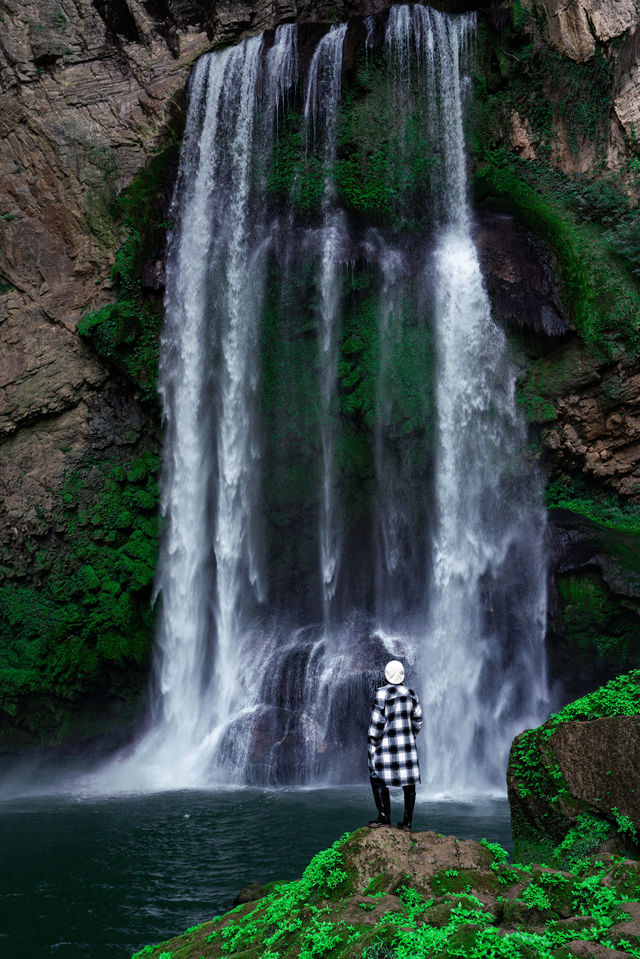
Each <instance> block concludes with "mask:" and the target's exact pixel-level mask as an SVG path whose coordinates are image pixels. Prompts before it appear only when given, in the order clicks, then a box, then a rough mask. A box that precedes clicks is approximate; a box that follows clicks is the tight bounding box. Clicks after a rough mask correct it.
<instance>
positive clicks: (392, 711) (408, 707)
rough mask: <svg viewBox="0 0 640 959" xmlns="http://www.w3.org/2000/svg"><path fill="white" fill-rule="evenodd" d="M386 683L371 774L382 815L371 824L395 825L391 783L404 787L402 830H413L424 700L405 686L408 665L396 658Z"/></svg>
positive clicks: (377, 704)
mask: <svg viewBox="0 0 640 959" xmlns="http://www.w3.org/2000/svg"><path fill="white" fill-rule="evenodd" d="M384 677H385V679H386V680H387V684H388V685H386V686H381V687H380V689H378V691H377V692H376V698H375V701H374V704H373V709H372V712H371V722H370V724H369V733H368V742H369V776H370V780H371V789H372V791H373V798H374V800H375V804H376V809H377V810H378V816H377V818H376V819H371V820H369V822H368V823H367V825H368V826H372V827H374V828H377V827H378V826H390V825H391V801H390V798H389V786H402V789H403V792H404V818H403V819H402V822H399V823H398V829H406V830H407V831H410V830H411V822H412V819H413V809H414V806H415V803H416V783H419V782H420V767H419V765H418V750H417V749H416V736H417V735H418V733H419V732H420V729H421V727H422V708H421V706H420V700H419V699H418V697H417V696H416V694H415V693H414V691H413V690H412V689H408V688H407V687H406V686H405V685H404V666H403V665H402V663H399V662H398V661H397V660H395V659H393V660H391V662H390V663H387V665H386V667H385V670H384Z"/></svg>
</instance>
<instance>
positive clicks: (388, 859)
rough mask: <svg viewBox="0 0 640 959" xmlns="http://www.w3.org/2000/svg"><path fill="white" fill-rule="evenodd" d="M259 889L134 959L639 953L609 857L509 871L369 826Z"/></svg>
mask: <svg viewBox="0 0 640 959" xmlns="http://www.w3.org/2000/svg"><path fill="white" fill-rule="evenodd" d="M264 891H265V893H266V894H265V895H264V896H263V897H262V898H260V899H258V900H257V901H253V902H247V903H244V904H243V905H239V906H237V907H236V908H235V909H232V910H231V911H230V912H228V913H226V914H225V915H223V916H221V917H219V918H217V919H213V920H212V921H210V922H205V923H203V924H202V925H199V926H196V927H194V928H192V929H190V930H189V931H188V932H187V933H185V934H184V935H183V936H177V937H176V938H175V939H171V940H170V941H168V942H165V943H163V944H162V945H159V946H155V947H151V946H145V948H144V949H142V950H141V951H140V952H139V953H137V956H136V957H134V959H142V957H143V956H144V957H148V959H161V957H162V959H168V957H172V959H209V957H211V959H214V957H216V959H217V957H222V956H238V957H239V956H242V957H244V959H276V957H278V959H288V957H292V959H293V957H294V956H295V957H305V959H311V957H313V956H323V955H325V954H326V955H330V956H331V957H332V959H338V957H345V959H346V957H349V959H355V957H357V956H368V957H375V959H392V957H393V959H415V957H418V956H432V955H438V956H442V957H449V956H451V957H452V956H487V957H488V956H492V957H505V959H507V957H509V959H517V957H523V959H524V957H526V959H534V957H537V956H544V957H554V959H556V957H557V959H570V957H572V956H594V957H598V959H600V957H602V959H605V957H615V956H628V955H629V954H632V955H638V952H637V951H633V952H631V950H637V949H638V947H640V903H639V902H638V901H637V900H638V898H639V897H640V864H639V863H637V862H633V861H631V860H624V859H620V858H617V859H616V858H614V857H611V856H606V857H604V858H603V859H602V860H600V861H598V862H594V861H587V860H585V861H584V862H582V863H579V864H574V866H573V867H572V868H571V869H569V870H565V871H561V870H559V869H552V868H549V867H546V866H514V865H509V864H508V863H507V853H506V852H505V850H503V849H502V848H501V847H500V846H498V845H495V844H490V843H486V842H483V843H478V842H473V841H471V840H467V841H461V840H459V839H456V838H455V837H453V836H443V835H440V834H438V833H435V832H420V833H414V834H413V835H409V834H408V833H404V832H400V831H398V830H395V829H392V828H382V829H377V830H371V829H366V828H364V829H359V830H357V831H356V832H354V833H352V834H351V835H349V836H346V837H343V838H342V839H341V840H338V841H337V842H336V843H334V844H333V846H331V848H329V849H326V850H324V851H323V852H320V853H318V854H317V855H316V856H315V857H314V859H312V861H311V862H310V864H309V865H308V866H307V868H306V870H305V872H304V874H303V876H302V878H301V879H299V880H298V881H296V882H288V883H280V884H274V885H273V886H272V887H267V889H266V890H264Z"/></svg>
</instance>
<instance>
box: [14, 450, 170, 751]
mask: <svg viewBox="0 0 640 959" xmlns="http://www.w3.org/2000/svg"><path fill="white" fill-rule="evenodd" d="M128 465H129V471H130V473H131V475H133V476H135V477H137V480H136V483H135V484H131V483H125V484H122V482H121V476H122V467H121V466H120V465H118V466H115V467H114V466H113V464H111V463H108V462H105V463H93V462H91V463H86V464H85V465H83V466H80V467H78V468H77V469H75V470H73V471H72V472H70V473H69V474H68V476H67V478H66V482H65V487H64V490H63V494H62V503H63V509H64V514H63V515H60V516H59V517H58V519H57V526H58V529H59V530H60V532H59V533H57V534H56V537H57V538H56V544H55V549H53V548H51V549H46V550H42V549H37V548H36V547H35V543H34V556H35V557H37V560H36V563H37V571H34V573H33V577H34V578H33V581H32V584H25V583H24V582H20V580H16V575H18V572H17V571H16V570H13V569H11V567H8V568H6V569H5V571H4V573H3V576H2V579H0V637H1V638H2V642H1V643H0V649H1V653H0V710H2V711H4V712H5V713H6V714H7V715H9V716H11V717H12V718H13V723H14V725H15V727H16V729H17V730H20V729H23V730H24V731H25V735H27V732H28V735H29V736H30V737H31V738H32V739H33V740H35V742H38V741H43V742H47V743H51V742H63V741H65V740H66V739H68V738H69V737H70V736H74V735H82V734H84V733H85V732H86V730H85V725H86V724H84V725H83V722H82V719H80V720H79V719H78V709H80V711H82V710H87V711H88V712H87V714H88V715H89V714H91V716H92V721H93V722H96V723H97V724H98V726H99V723H100V719H99V713H100V711H101V710H103V709H104V699H103V697H107V698H108V699H110V700H111V702H112V703H114V702H115V703H117V702H120V704H121V706H120V707H119V712H120V716H119V719H118V717H117V716H115V717H114V722H117V721H122V720H123V717H124V718H126V716H127V715H131V710H133V709H134V708H135V706H136V703H137V699H138V697H139V695H140V692H141V689H142V687H143V683H144V667H145V666H146V664H147V661H148V656H149V650H150V641H151V635H152V626H153V623H152V613H151V608H150V597H151V586H152V580H153V575H154V569H155V562H156V554H157V544H158V534H159V530H158V520H157V495H158V494H157V480H156V474H157V470H158V459H157V457H156V456H155V455H153V454H152V453H149V452H146V453H142V454H139V455H138V456H134V457H133V458H132V459H131V461H130V462H129V464H128ZM141 493H144V494H145V496H144V498H143V499H142V503H141V501H140V496H139V494H141ZM132 502H135V503H136V507H135V511H131V512H128V513H127V517H128V518H127V522H126V523H125V524H123V523H122V515H123V508H122V507H123V505H129V506H130V505H131V504H132ZM20 575H24V571H22V572H21V573H20ZM34 697H37V701H38V704H37V705H34ZM89 700H91V701H93V700H95V702H94V703H93V704H92V702H90V701H89ZM65 704H66V705H65ZM75 704H77V707H76V705H75ZM3 729H4V733H5V735H7V736H8V738H9V741H8V743H7V744H10V740H11V736H12V735H13V733H12V732H11V730H10V729H6V728H4V727H3ZM16 735H18V733H16Z"/></svg>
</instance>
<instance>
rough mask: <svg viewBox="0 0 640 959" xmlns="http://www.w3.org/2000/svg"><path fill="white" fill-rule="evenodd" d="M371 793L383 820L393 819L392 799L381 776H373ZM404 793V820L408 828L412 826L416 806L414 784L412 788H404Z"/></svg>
mask: <svg viewBox="0 0 640 959" xmlns="http://www.w3.org/2000/svg"><path fill="white" fill-rule="evenodd" d="M370 778H371V791H372V792H373V798H374V801H375V804H376V809H377V810H378V813H379V815H380V816H381V817H382V818H383V819H387V820H390V819H391V798H390V796H389V787H388V786H387V784H386V783H385V782H384V780H383V779H380V777H379V776H371V777H370ZM402 791H403V793H404V819H403V822H404V824H405V825H406V826H410V825H411V821H412V819H413V809H414V807H415V804H416V787H415V785H414V784H413V783H412V784H411V785H410V786H403V787H402Z"/></svg>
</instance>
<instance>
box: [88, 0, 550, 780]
mask: <svg viewBox="0 0 640 959" xmlns="http://www.w3.org/2000/svg"><path fill="white" fill-rule="evenodd" d="M474 24H475V20H474V17H473V16H472V15H464V16H458V17H451V16H447V15H445V14H443V13H440V12H437V11H435V10H430V9H429V8H426V7H423V6H421V5H416V6H408V5H403V6H399V7H393V8H392V9H391V11H390V12H389V15H388V19H387V20H386V26H385V28H384V34H383V40H384V42H383V43H382V44H379V48H380V50H379V55H380V56H384V58H385V63H386V67H385V69H387V70H388V73H389V78H390V84H389V87H390V93H389V95H390V96H391V97H392V98H393V105H394V106H393V115H392V120H391V125H392V127H393V131H392V132H393V134H394V135H395V136H396V138H397V143H398V146H397V151H398V153H397V158H396V159H397V164H398V167H399V168H400V169H402V166H403V164H406V165H409V162H410V144H409V132H408V131H409V130H410V129H415V128H416V125H417V126H418V127H419V128H420V129H421V130H423V131H425V140H426V142H428V143H429V145H430V150H431V153H430V156H429V157H428V158H419V160H420V162H422V161H423V160H425V162H426V163H427V167H428V170H429V178H428V179H429V183H430V184H431V186H430V190H431V193H430V198H429V199H428V200H427V201H426V203H427V205H428V206H429V210H427V211H423V212H424V214H425V215H424V217H423V219H424V220H425V221H426V220H429V221H430V223H431V227H430V230H428V231H426V232H424V235H421V236H420V238H419V240H416V237H415V233H414V234H413V235H412V234H411V231H410V230H405V227H404V226H403V224H406V223H409V222H410V221H411V217H412V216H413V213H412V211H411V209H410V203H409V202H408V201H407V200H406V199H405V196H404V191H403V190H401V189H400V190H397V191H395V193H394V195H393V199H392V201H391V209H390V211H389V212H390V215H392V216H393V217H394V222H396V223H397V224H400V227H399V228H398V230H397V231H396V233H395V234H394V235H387V233H386V232H385V229H384V226H381V225H379V226H376V227H375V228H374V227H372V226H371V225H370V224H363V223H360V222H358V221H357V220H356V219H354V218H353V217H352V216H350V215H349V214H348V213H347V212H346V211H345V208H344V205H343V203H342V201H341V193H340V190H341V189H342V188H343V185H344V171H343V172H342V173H340V170H341V168H340V151H339V144H340V142H341V137H342V138H344V137H345V136H346V134H345V131H344V130H343V129H342V127H341V112H340V111H341V100H342V94H343V91H342V74H343V49H344V45H345V38H346V37H347V30H348V27H347V25H346V24H343V25H340V26H336V27H333V28H331V29H330V30H329V31H328V32H327V33H326V34H325V35H324V36H323V37H322V38H321V39H320V41H319V42H318V43H317V46H316V48H315V51H314V53H313V56H312V58H311V62H310V65H309V67H308V71H307V75H306V78H304V80H303V78H302V77H301V67H300V62H299V57H298V31H297V27H296V26H295V25H287V26H283V27H279V28H278V30H277V31H276V32H275V36H269V37H265V36H259V37H255V38H252V39H249V40H245V41H243V42H242V43H241V44H240V45H238V46H237V47H233V48H227V49H225V50H222V51H217V52H214V53H212V54H208V55H207V56H205V57H203V58H202V59H201V60H200V61H199V62H198V63H197V65H196V67H195V69H194V72H193V75H192V79H191V83H190V91H189V112H188V117H187V125H186V130H185V136H184V141H183V145H182V151H181V160H180V171H179V176H178V181H177V185H176V192H175V197H174V204H173V219H174V222H175V227H174V230H173V232H172V234H171V236H170V246H169V258H168V265H167V294H166V322H165V328H164V332H163V338H162V360H161V396H162V402H163V410H164V416H165V422H166V443H165V456H164V478H163V501H162V512H163V516H164V519H165V532H164V538H163V544H162V551H161V557H160V565H159V572H158V576H157V582H156V594H157V598H158V605H159V614H158V638H157V659H156V675H157V683H156V700H155V707H154V714H153V717H152V718H153V722H152V724H151V728H150V731H149V732H148V734H147V735H146V736H145V737H144V738H143V739H142V740H141V742H140V743H139V744H138V745H137V747H136V749H135V751H134V752H133V755H132V756H130V757H129V758H128V759H124V760H123V759H120V760H119V761H118V763H116V764H115V766H114V767H112V770H111V771H110V772H109V775H111V776H112V777H113V778H114V779H117V778H118V777H120V780H121V781H123V782H126V783H127V784H128V785H132V784H137V785H144V784H145V783H146V784H150V785H153V786H158V785H179V786H185V785H200V784H206V783H228V782H256V783H263V784H264V783H266V784H269V783H280V782H297V783H306V782H318V781H345V780H347V781H353V780H354V779H358V778H362V777H363V776H364V775H366V749H365V735H366V725H367V722H368V715H369V708H370V697H371V693H372V691H373V689H375V686H376V685H377V684H378V683H379V681H380V680H381V669H382V667H383V666H384V663H385V661H386V660H387V659H389V658H400V659H403V660H404V661H405V663H406V667H407V676H408V677H409V678H410V681H411V683H412V685H414V686H415V687H416V689H417V690H418V691H419V693H420V695H421V696H422V698H423V700H424V708H425V715H426V716H427V717H428V719H427V722H426V723H425V736H424V737H423V739H424V741H426V759H425V752H424V748H423V753H422V763H423V780H424V781H425V783H426V785H427V788H428V790H429V792H430V793H432V794H447V793H450V794H451V793H453V794H456V795H461V794H464V793H469V792H474V791H487V790H501V789H502V788H503V777H504V768H505V765H506V753H507V750H508V746H509V743H510V741H511V738H512V736H513V735H514V733H515V732H517V731H519V730H520V729H522V728H523V727H524V725H525V723H527V722H536V721H538V719H539V718H540V717H541V715H542V713H543V711H544V707H545V703H546V699H547V689H546V677H545V661H544V630H545V617H546V608H545V569H544V556H543V550H542V534H543V526H544V522H543V511H542V509H541V505H540V504H541V495H540V482H539V479H538V477H537V474H536V471H535V469H534V467H533V466H531V464H529V463H527V461H526V458H525V456H524V451H525V449H526V429H525V424H524V422H523V420H522V418H521V417H520V415H519V412H518V410H517V407H516V403H515V382H516V376H517V372H518V370H517V366H516V364H515V362H514V361H513V360H512V359H511V357H510V354H509V351H508V348H507V343H506V338H505V335H504V333H503V332H502V331H501V330H500V329H499V328H498V327H497V326H496V325H495V323H494V322H493V321H492V319H491V314H490V306H489V301H488V298H487V294H486V291H485V288H484V284H483V280H482V275H481V271H480V266H479V262H478V257H477V254H476V251H475V247H474V243H473V238H472V225H473V224H472V216H471V212H470V208H469V203H468V199H467V184H466V159H465V149H464V133H463V110H464V89H463V88H464V83H465V82H466V81H465V80H464V64H465V62H466V58H467V56H468V53H469V48H470V44H471V39H472V36H473V30H474ZM381 25H383V26H384V23H383V22H382V21H380V20H375V19H374V18H367V20H366V22H365V30H366V37H365V38H364V48H365V49H364V57H365V61H366V65H367V69H369V66H370V63H371V61H372V59H373V57H374V51H375V37H376V33H378V34H380V30H379V29H378V28H379V27H380V26H381ZM296 103H297V104H298V107H297V108H298V109H299V111H300V116H299V128H298V129H299V133H296V136H297V137H298V140H297V141H296V142H298V143H299V148H300V157H299V158H298V159H297V160H296V161H295V162H296V163H298V166H297V167H296V169H297V171H298V172H297V173H295V174H294V175H293V177H292V183H293V186H292V187H291V192H290V195H289V199H288V201H287V204H288V209H286V210H284V209H283V208H282V207H283V204H282V203H281V204H280V206H279V207H274V204H273V203H272V202H271V201H270V199H269V196H270V193H269V191H270V190H271V189H272V188H273V184H272V180H273V163H274V157H275V156H276V155H277V153H278V150H279V149H281V147H280V141H279V137H280V136H281V128H282V127H283V126H286V125H287V124H289V126H291V125H292V124H293V125H294V126H295V123H296V122H297V121H296ZM280 161H281V162H282V163H283V164H285V166H286V163H289V162H292V161H290V159H289V158H288V157H287V156H285V157H284V159H282V157H281V158H280ZM411 162H413V161H411ZM414 165H415V164H414ZM417 168H418V169H422V166H420V165H419V164H418V167H417ZM301 171H302V172H301ZM305 171H306V173H305ZM309 171H312V172H313V171H315V174H314V175H315V176H316V181H317V183H318V184H319V185H318V188H317V202H316V205H315V212H313V213H312V214H311V213H309V212H308V210H306V209H305V210H304V211H303V213H300V212H299V209H297V208H296V206H295V202H296V198H295V191H296V189H297V188H298V186H299V183H298V180H299V179H300V178H301V177H302V176H303V175H308V174H309ZM390 175H391V174H390ZM416 175H417V174H416ZM340 176H342V180H341V179H340ZM287 204H284V205H285V206H286V205H287ZM403 230H404V232H403ZM301 277H302V278H301ZM307 303H309V304H310V305H309V306H307V305H305V304H307ZM362 316H373V320H372V322H369V324H368V326H366V328H365V327H364V326H363V320H362ZM358 324H360V325H358ZM307 341H309V342H312V343H313V351H314V359H313V363H312V367H313V368H312V369H310V370H307V369H301V368H299V367H298V368H297V369H296V368H294V367H293V365H292V364H293V358H294V357H296V356H300V355H302V356H305V357H309V355H310V353H309V349H308V347H307V346H306V345H305V344H306V343H307ZM301 344H302V345H301ZM351 355H358V356H360V357H361V359H360V362H361V363H362V364H365V365H367V368H370V370H371V372H370V379H371V383H372V386H371V388H370V396H369V394H366V390H365V388H364V387H362V388H361V392H362V394H363V397H364V398H362V397H360V396H359V394H354V392H353V391H354V389H355V386H354V382H355V380H356V378H357V370H356V372H355V373H354V371H353V369H351V368H350V367H349V365H348V362H347V359H345V357H347V358H348V357H349V356H351ZM274 370H275V371H276V372H275V373H274V372H273V371H274ZM432 370H435V373H434V374H433V376H431V371H432ZM431 379H433V384H434V385H433V387H432V386H431V385H430V383H431ZM274 384H275V385H274ZM356 385H357V384H356ZM354 395H357V402H358V403H360V405H359V406H357V404H356V400H354V398H353V397H354ZM368 396H369V398H367V397H368ZM354 404H356V406H355V408H357V411H358V412H357V415H356V413H353V412H352V407H353V406H354ZM362 411H364V412H362ZM358 417H360V419H363V420H364V425H362V424H361V423H360V420H359V419H358ZM354 422H356V425H357V428H358V429H359V430H360V434H359V436H367V437H368V447H369V448H368V449H365V448H364V447H363V444H362V443H361V444H360V446H358V447H357V450H358V451H359V452H358V456H360V457H361V460H362V463H363V464H364V465H363V466H360V467H359V469H360V473H359V474H358V475H357V477H356V480H354V479H353V475H354V468H352V466H351V460H350V457H351V459H353V457H354V456H355V454H354V453H353V451H352V449H351V448H350V447H349V446H348V443H347V440H346V439H345V433H344V431H345V430H346V428H347V426H348V425H349V428H351V429H355V428H356V427H354V426H353V423H354ZM300 424H303V425H304V427H305V429H304V435H302V427H301V425H300ZM309 424H311V425H312V427H313V429H312V432H313V436H312V437H311V438H310V437H309V435H308V434H309ZM298 434H300V435H299V445H297V446H296V445H295V444H293V441H292V440H291V436H292V435H293V436H298ZM282 437H285V438H286V443H285V441H284V440H283V439H282ZM349 470H352V472H351V473H350V472H349ZM361 476H364V477H365V479H361ZM296 477H297V479H296ZM300 477H302V478H300ZM295 483H297V486H296V485H295ZM349 484H351V485H349ZM297 490H302V492H301V493H298V492H296V495H297V496H298V497H299V501H300V502H301V503H302V506H300V503H298V501H296V502H297V503H298V506H297V508H298V514H296V516H297V519H295V520H294V522H293V523H291V521H290V519H289V518H288V517H287V516H281V515H280V512H279V510H280V503H281V501H282V500H283V499H287V497H290V498H291V497H293V495H294V492H295V491H297ZM292 491H293V492H292ZM300 497H304V498H303V499H300ZM309 517H311V519H310V518H309ZM311 520H313V522H312V521H311ZM283 570H284V572H283ZM318 571H319V572H318ZM423 745H424V744H423ZM105 775H106V774H105Z"/></svg>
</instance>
